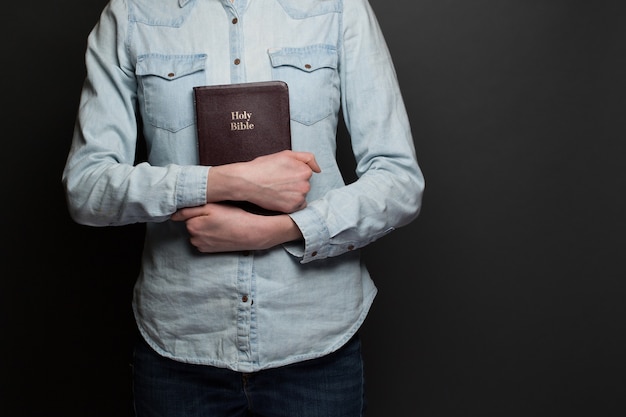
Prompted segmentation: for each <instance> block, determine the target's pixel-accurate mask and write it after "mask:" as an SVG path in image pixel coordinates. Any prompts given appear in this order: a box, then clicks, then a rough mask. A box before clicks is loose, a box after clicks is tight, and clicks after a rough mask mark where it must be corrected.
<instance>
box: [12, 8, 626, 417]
mask: <svg viewBox="0 0 626 417" xmlns="http://www.w3.org/2000/svg"><path fill="white" fill-rule="evenodd" d="M103 5H104V1H103V0H99V1H92V2H85V1H77V0H67V1H56V2H50V1H47V2H44V1H41V0H37V1H34V2H32V1H31V2H9V3H7V4H5V6H3V7H4V8H5V10H6V9H8V12H5V14H3V16H5V18H4V19H3V25H2V26H1V27H0V31H1V33H2V39H3V44H2V52H3V53H2V62H3V69H4V73H3V76H2V77H1V80H0V83H2V93H3V94H2V101H3V110H2V111H1V114H2V121H3V123H2V126H3V162H4V163H2V164H0V169H1V170H2V171H1V173H2V194H3V197H2V198H3V204H2V213H3V215H2V217H1V219H2V232H3V233H2V234H3V239H2V247H1V252H0V253H1V256H2V262H1V265H2V268H3V272H2V279H0V320H1V322H0V325H1V327H0V329H1V330H2V335H1V336H0V337H1V338H0V341H1V344H2V355H1V356H0V357H1V359H0V360H1V363H2V368H0V369H1V370H2V376H1V391H0V396H1V401H0V415H6V416H74V415H76V416H109V417H110V416H116V417H124V416H130V415H131V406H130V404H131V403H130V401H131V400H130V366H129V361H130V347H131V342H132V339H133V336H134V327H133V324H132V317H131V312H130V298H131V288H132V284H133V281H134V278H135V274H136V272H137V259H138V255H139V250H140V247H141V226H129V227H122V228H102V229H97V228H89V227H83V226H79V225H76V224H74V223H72V221H71V220H70V219H69V218H68V216H67V212H66V208H65V202H64V198H63V194H62V190H61V185H60V176H61V170H62V167H63V164H64V162H65V157H66V154H67V151H68V148H69V142H70V137H71V131H72V127H73V121H74V117H75V113H76V107H77V103H78V95H79V91H80V87H81V84H82V79H83V76H84V67H83V54H84V47H85V38H86V36H87V33H88V32H89V30H90V29H91V27H92V26H93V24H94V23H95V21H96V19H97V16H98V14H99V12H100V10H101V9H102V7H103ZM372 5H373V7H374V9H375V10H376V11H377V13H378V16H379V20H380V23H381V26H382V27H383V30H384V32H385V34H386V36H387V40H388V43H389V47H390V49H391V51H392V54H393V56H394V60H395V63H396V67H397V72H398V77H399V79H400V83H401V85H402V88H403V94H404V98H405V101H406V104H407V108H408V110H409V113H410V118H411V122H412V126H413V132H414V136H415V143H416V148H417V151H418V158H419V161H420V164H421V166H422V168H423V170H424V174H425V177H426V182H427V189H426V193H425V196H424V207H423V212H422V214H421V215H420V217H419V218H418V220H416V221H415V222H414V223H412V224H411V225H409V226H407V227H405V228H402V229H400V230H398V231H396V232H394V233H393V234H391V235H389V236H387V237H385V238H384V239H382V240H380V241H378V242H376V243H374V244H373V245H372V246H371V247H369V248H367V249H366V251H365V255H366V259H367V262H368V265H369V267H370V269H371V272H372V275H373V277H374V279H375V281H376V283H377V285H378V287H379V289H380V294H379V297H378V299H377V301H376V302H375V304H374V307H373V309H372V312H371V314H370V317H369V318H368V319H367V321H366V323H365V324H364V328H363V332H362V335H363V341H364V354H365V357H366V361H367V362H366V365H367V368H366V369H367V374H368V375H367V376H368V389H369V399H370V413H369V414H368V415H369V417H387V416H429V417H431V416H432V417H444V416H445V417H447V416H454V417H458V416H507V417H514V416H550V417H553V416H569V415H571V414H573V413H575V412H577V413H578V414H589V415H591V414H593V415H599V416H603V417H607V416H623V415H624V414H625V413H626V405H625V404H624V398H625V396H626V377H625V376H624V375H625V374H624V371H625V370H626V369H625V368H626V367H625V363H624V350H625V348H626V337H625V332H624V330H625V321H626V303H625V302H624V301H625V294H626V283H625V282H624V278H625V277H626V268H625V266H624V249H625V242H624V236H625V232H626V230H625V229H626V227H625V226H626V224H625V221H624V217H623V213H624V210H625V209H626V204H625V196H624V192H625V189H626V174H624V162H623V160H624V157H625V156H626V145H625V140H624V139H625V137H624V134H625V133H626V126H625V118H624V114H625V111H626V98H625V94H624V93H625V92H626V89H625V87H626V86H625V81H624V73H625V70H626V33H625V25H624V22H625V21H626V19H625V17H626V13H625V10H624V9H625V7H624V6H623V5H622V4H620V1H594V2H592V1H576V0H541V1H540V0H492V1H488V0H471V1H469V0H412V1H411V0H396V1H386V0H372ZM342 136H344V135H342ZM348 148H349V144H348V143H347V141H346V139H345V137H343V140H342V148H341V153H340V156H341V158H342V159H345V160H346V162H347V163H348V165H349V164H350V158H349V156H348V155H347V151H348ZM346 175H347V176H348V177H349V176H350V175H351V174H350V172H349V170H348V171H347V172H346ZM294 417H297V416H294Z"/></svg>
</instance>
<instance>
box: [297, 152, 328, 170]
mask: <svg viewBox="0 0 626 417" xmlns="http://www.w3.org/2000/svg"><path fill="white" fill-rule="evenodd" d="M293 155H294V157H295V158H296V159H297V160H298V161H301V162H304V163H305V164H307V165H308V166H309V167H310V168H311V170H312V171H313V172H317V173H320V172H322V168H320V166H319V165H318V163H317V161H316V160H315V155H313V154H312V153H311V152H294V153H293Z"/></svg>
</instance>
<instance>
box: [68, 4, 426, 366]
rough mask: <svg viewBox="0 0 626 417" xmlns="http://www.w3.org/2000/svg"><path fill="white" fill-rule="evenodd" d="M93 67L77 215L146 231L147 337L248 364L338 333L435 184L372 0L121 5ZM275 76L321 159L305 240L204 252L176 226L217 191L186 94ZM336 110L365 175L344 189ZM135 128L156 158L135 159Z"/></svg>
mask: <svg viewBox="0 0 626 417" xmlns="http://www.w3.org/2000/svg"><path fill="white" fill-rule="evenodd" d="M86 68H87V78H86V80H85V84H84V88H83V90H82V95H81V102H80V107H79V111H78V116H77V125H76V129H75V133H74V137H73V142H72V146H71V150H70V154H69V156H68V160H67V163H66V167H65V170H64V173H63V183H64V185H65V187H66V190H67V199H68V207H69V211H70V213H71V215H72V217H73V218H74V219H75V220H76V221H77V222H79V223H81V224H86V225H93V226H116V225H125V224H130V223H136V222H142V223H146V224H147V228H146V239H145V246H144V254H143V259H142V266H141V272H140V275H139V276H138V279H137V283H136V286H135V292H134V300H133V308H134V312H135V317H136V320H137V324H138V327H139V330H140V332H141V334H142V335H143V336H144V337H145V338H146V340H147V342H148V343H149V344H150V346H151V347H152V348H153V349H155V350H156V351H157V352H158V353H159V354H161V355H163V356H166V357H169V358H172V359H176V360H178V361H183V362H188V363H194V364H205V365H213V366H217V367H223V368H229V369H232V370H236V371H241V372H252V371H257V370H260V369H266V368H272V367H277V366H282V365H287V364H291V363H294V362H298V361H303V360H307V359H313V358H318V357H321V356H324V355H326V354H329V353H331V352H333V351H335V350H336V349H337V348H339V347H340V346H342V345H343V344H345V343H346V342H347V340H349V339H350V338H351V337H352V336H353V335H354V334H355V332H356V331H357V330H358V328H359V327H360V326H361V324H362V323H363V321H364V319H365V317H366V315H367V313H368V310H369V308H370V305H371V303H372V302H373V300H374V297H375V295H376V291H377V289H376V287H375V285H374V282H373V280H372V279H371V277H370V275H369V273H368V271H367V269H366V267H365V266H364V264H363V262H362V260H361V258H360V253H359V249H360V248H362V247H364V246H366V245H368V244H369V243H371V242H374V241H375V240H377V239H379V238H381V237H383V236H385V235H387V234H388V233H390V232H391V231H393V230H394V229H395V228H397V227H400V226H403V225H406V224H407V223H409V222H410V221H412V220H413V219H414V218H415V217H416V216H417V215H418V213H419V210H420V208H421V198H422V192H423V189H424V180H423V176H422V173H421V171H420V168H419V166H418V163H417V160H416V155H415V149H414V145H413V138H412V135H411V129H410V126H409V120H408V116H407V113H406V110H405V107H404V103H403V100H402V96H401V93H400V89H399V86H398V82H397V78H396V74H395V70H394V67H393V64H392V61H391V57H390V55H389V52H388V50H387V47H386V45H385V41H384V38H383V35H382V33H381V31H380V29H379V27H378V24H377V22H376V19H375V17H374V15H373V12H372V10H371V8H370V6H369V4H368V3H367V1H366V0H236V1H235V2H234V3H231V2H230V1H229V0H112V1H111V2H110V3H109V4H108V5H107V6H106V7H105V9H104V10H103V13H102V15H101V17H100V20H99V22H98V23H97V25H96V26H95V27H94V29H93V31H92V32H91V34H90V36H89V39H88V47H87V52H86ZM271 79H278V80H283V81H286V82H287V83H288V86H289V91H290V110H291V119H292V120H291V132H292V143H293V148H294V150H298V151H310V152H312V153H314V154H315V156H316V159H317V161H318V162H319V164H320V166H321V169H322V172H321V173H319V174H314V176H313V177H312V179H311V191H310V193H309V194H308V196H307V200H308V205H307V207H306V208H304V209H303V210H300V211H297V212H295V213H291V214H290V216H291V217H292V219H293V220H294V222H295V223H296V224H297V225H298V227H299V228H300V230H301V231H302V234H303V236H304V239H303V240H302V241H301V242H295V243H289V244H285V245H281V246H279V247H275V248H272V249H270V250H263V251H253V252H242V253H239V252H237V253H220V254H201V253H199V252H198V251H197V250H195V249H194V248H193V247H192V246H191V245H190V244H189V241H188V234H187V232H186V230H185V226H184V224H183V223H176V222H171V221H170V220H169V218H170V216H171V215H172V213H174V212H175V211H176V210H177V209H180V208H183V207H189V206H196V205H202V204H204V203H205V202H206V187H207V173H208V170H209V169H210V167H204V166H199V165H198V164H197V163H198V153H197V143H196V141H197V137H196V131H195V129H196V126H195V121H194V106H193V95H192V87H193V86H197V85H207V84H227V83H238V82H247V81H249V82H252V81H262V80H271ZM340 109H341V110H342V113H341V112H340ZM340 114H343V115H344V118H345V122H346V126H347V127H348V129H349V131H350V135H351V140H352V148H353V150H354V155H355V158H356V163H357V165H356V174H357V176H358V177H359V178H358V180H357V181H355V182H353V183H351V184H349V185H346V184H345V182H344V180H343V178H342V175H341V172H340V170H339V167H338V166H337V162H336V160H335V154H336V149H337V145H336V131H337V124H338V118H339V115H340ZM139 122H140V126H141V127H142V129H143V131H142V133H143V136H144V137H145V140H146V144H147V154H148V160H147V162H143V163H140V164H135V149H136V141H137V125H138V123H139ZM209 186H210V184H209ZM385 278H386V279H401V278H402V277H385ZM112 279H114V278H113V277H112Z"/></svg>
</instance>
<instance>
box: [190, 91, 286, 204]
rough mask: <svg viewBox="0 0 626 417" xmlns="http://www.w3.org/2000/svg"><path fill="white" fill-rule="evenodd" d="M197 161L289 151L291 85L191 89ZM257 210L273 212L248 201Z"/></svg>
mask: <svg viewBox="0 0 626 417" xmlns="http://www.w3.org/2000/svg"><path fill="white" fill-rule="evenodd" d="M193 90H194V102H195V109H196V125H197V133H198V153H199V158H200V159H199V162H200V164H201V165H208V166H214V165H222V164H228V163H233V162H246V161H250V160H252V159H254V158H256V157H257V156H261V155H268V154H271V153H275V152H279V151H282V150H285V149H291V128H290V118H289V89H288V87H287V84H286V83H285V82H283V81H261V82H252V83H240V84H225V85H209V86H199V87H194V89H193ZM239 205H240V206H242V207H243V208H245V209H247V210H248V211H251V212H255V213H258V214H276V213H275V212H269V211H267V210H264V209H261V208H260V207H257V206H255V205H253V204H250V203H241V204H239Z"/></svg>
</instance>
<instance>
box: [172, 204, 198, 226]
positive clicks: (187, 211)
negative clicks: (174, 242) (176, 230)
mask: <svg viewBox="0 0 626 417" xmlns="http://www.w3.org/2000/svg"><path fill="white" fill-rule="evenodd" d="M204 214H205V210H204V207H203V206H199V207H188V208H184V209H181V210H178V211H177V212H175V213H174V214H172V217H171V219H172V220H173V221H175V222H184V221H186V220H189V219H191V218H192V217H197V216H203V215H204Z"/></svg>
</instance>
